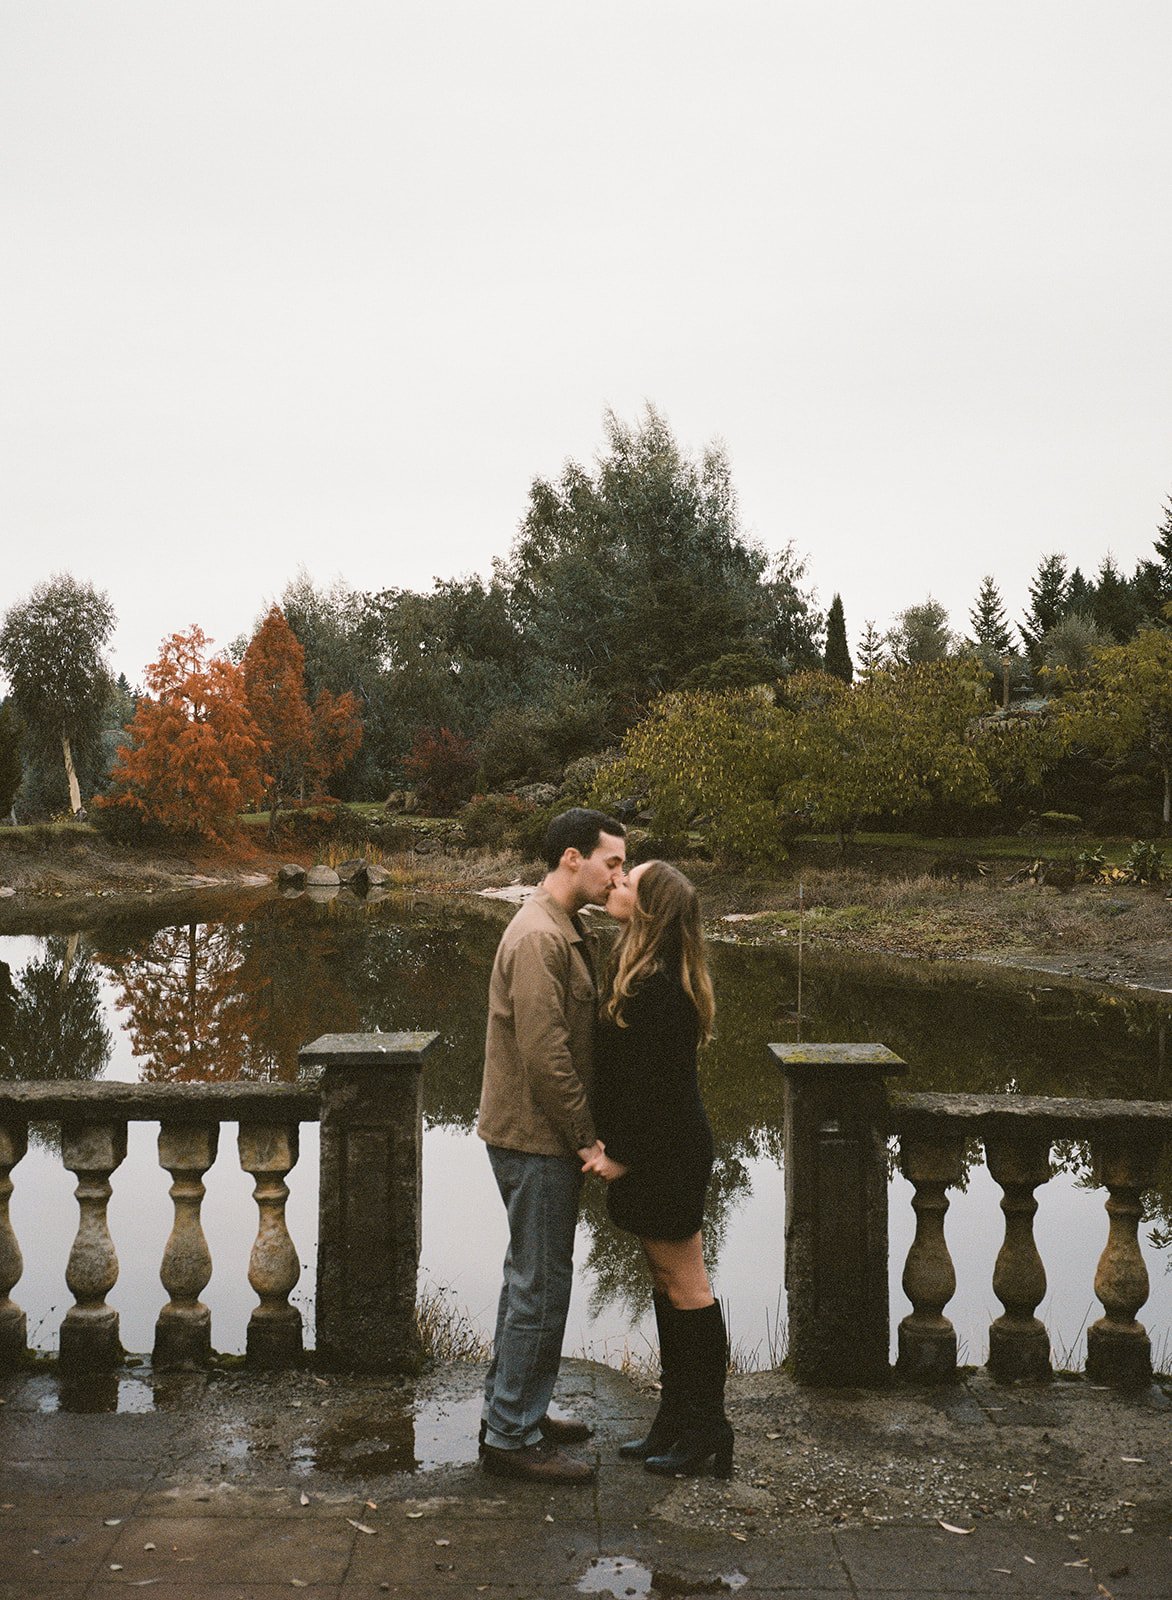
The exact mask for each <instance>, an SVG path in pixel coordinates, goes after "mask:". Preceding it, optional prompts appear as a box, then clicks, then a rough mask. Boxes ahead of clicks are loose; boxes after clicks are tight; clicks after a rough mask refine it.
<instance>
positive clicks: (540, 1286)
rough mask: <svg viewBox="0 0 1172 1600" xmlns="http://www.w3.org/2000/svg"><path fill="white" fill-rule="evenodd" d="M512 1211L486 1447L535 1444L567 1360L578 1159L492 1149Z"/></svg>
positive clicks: (487, 1396)
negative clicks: (564, 1347) (565, 1343)
mask: <svg viewBox="0 0 1172 1600" xmlns="http://www.w3.org/2000/svg"><path fill="white" fill-rule="evenodd" d="M488 1159H489V1161H490V1162H491V1163H492V1170H493V1174H494V1176H495V1178H496V1182H497V1188H498V1189H499V1190H500V1192H501V1199H502V1200H503V1201H504V1202H505V1209H506V1210H507V1211H508V1214H509V1248H508V1250H507V1252H506V1253H505V1272H504V1283H503V1285H502V1287H501V1297H500V1304H499V1305H498V1307H497V1318H496V1332H495V1334H494V1335H493V1343H492V1362H491V1364H490V1366H489V1369H488V1376H487V1378H486V1379H485V1383H484V1421H485V1423H486V1424H487V1428H488V1431H487V1434H486V1436H485V1438H486V1442H487V1443H488V1444H490V1445H493V1446H495V1448H496V1449H498V1450H517V1449H520V1448H521V1447H522V1446H523V1445H530V1444H537V1442H538V1441H539V1440H540V1438H541V1428H540V1426H539V1424H540V1422H541V1419H542V1417H544V1416H545V1413H546V1411H547V1410H548V1409H549V1402H550V1397H551V1396H552V1394H553V1386H554V1383H555V1381H556V1379H557V1375H558V1365H559V1363H560V1362H561V1358H562V1339H563V1338H564V1337H565V1331H566V1314H567V1312H568V1311H569V1309H570V1288H571V1284H572V1282H573V1276H574V1231H575V1229H576V1227H577V1225H578V1199H579V1195H580V1193H581V1189H582V1174H581V1171H580V1170H579V1167H578V1163H577V1161H575V1160H574V1159H573V1157H566V1156H538V1155H530V1154H528V1153H527V1152H526V1151H523V1150H505V1149H502V1148H501V1146H499V1145H492V1144H490V1145H489V1146H488Z"/></svg>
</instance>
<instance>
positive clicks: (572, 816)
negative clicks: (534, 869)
mask: <svg viewBox="0 0 1172 1600" xmlns="http://www.w3.org/2000/svg"><path fill="white" fill-rule="evenodd" d="M600 833H613V834H614V836H615V838H616V839H625V838H626V837H627V830H626V828H624V827H623V825H622V823H621V822H619V821H618V820H617V819H616V818H615V817H608V816H607V814H606V812H605V811H590V810H589V809H588V808H587V807H586V806H571V807H570V809H569V810H568V811H559V812H558V814H557V816H556V817H554V819H553V821H552V822H551V823H550V825H549V827H548V828H547V829H546V830H545V864H546V866H547V867H548V868H549V870H550V871H551V872H553V871H555V870H556V868H557V866H558V864H559V863H560V861H561V859H562V856H563V855H564V854H565V852H566V851H567V850H579V851H581V853H582V854H583V855H584V856H588V855H589V854H590V852H591V851H592V850H593V849H594V847H595V846H596V845H597V843H598V836H599V834H600Z"/></svg>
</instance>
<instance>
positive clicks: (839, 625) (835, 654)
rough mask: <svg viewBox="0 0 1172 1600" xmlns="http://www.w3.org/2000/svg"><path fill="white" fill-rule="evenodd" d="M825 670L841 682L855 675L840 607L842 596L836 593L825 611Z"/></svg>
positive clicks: (847, 681) (846, 681)
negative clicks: (828, 608)
mask: <svg viewBox="0 0 1172 1600" xmlns="http://www.w3.org/2000/svg"><path fill="white" fill-rule="evenodd" d="M826 670H827V672H829V673H831V674H832V675H833V676H834V677H836V678H841V679H842V681H843V683H850V682H851V681H852V680H853V678H854V675H855V667H854V662H853V661H852V660H851V653H850V648H849V646H848V645H847V642H846V617H845V615H844V613H843V609H842V596H841V595H838V594H836V595H835V597H834V599H833V600H832V601H831V602H830V610H829V611H828V612H827V613H826Z"/></svg>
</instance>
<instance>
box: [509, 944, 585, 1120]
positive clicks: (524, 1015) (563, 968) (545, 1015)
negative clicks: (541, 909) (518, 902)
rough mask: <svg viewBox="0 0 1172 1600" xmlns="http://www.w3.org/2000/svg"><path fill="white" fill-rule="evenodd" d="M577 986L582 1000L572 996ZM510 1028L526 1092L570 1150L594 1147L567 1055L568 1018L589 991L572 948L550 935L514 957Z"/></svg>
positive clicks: (517, 951)
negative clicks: (576, 965) (578, 985)
mask: <svg viewBox="0 0 1172 1600" xmlns="http://www.w3.org/2000/svg"><path fill="white" fill-rule="evenodd" d="M576 981H578V982H580V983H581V984H582V985H583V986H584V988H583V993H582V994H581V995H578V996H575V995H574V994H573V993H572V992H571V985H573V984H574V983H575V982H576ZM511 988H512V995H513V1026H514V1028H515V1030H516V1037H517V1051H518V1054H519V1056H520V1059H521V1070H522V1071H523V1072H524V1074H525V1079H526V1082H527V1083H528V1086H529V1091H530V1093H531V1094H532V1096H533V1099H534V1101H535V1102H536V1103H537V1104H538V1105H539V1106H540V1107H541V1109H542V1110H543V1111H544V1112H545V1114H546V1116H547V1117H548V1118H549V1120H550V1122H551V1123H552V1124H553V1125H554V1127H555V1128H557V1129H559V1130H560V1131H561V1133H562V1135H563V1137H564V1139H565V1141H566V1145H567V1148H568V1149H570V1150H581V1149H584V1148H585V1146H587V1145H590V1144H593V1143H594V1119H593V1117H592V1115H591V1112H590V1106H589V1103H588V1101H587V1098H586V1085H585V1084H584V1083H583V1082H582V1079H581V1076H580V1075H579V1073H578V1071H577V1069H576V1067H575V1066H574V1059H573V1056H572V1054H571V1051H570V1029H569V1023H568V1021H567V1013H568V1010H569V1007H570V1005H571V1004H573V1003H574V1000H575V998H577V999H579V1000H582V999H586V1000H587V1001H588V1002H589V1001H591V1000H592V996H593V988H592V986H591V985H590V981H589V979H588V978H587V977H586V976H585V974H584V973H583V974H582V975H581V976H580V977H579V975H578V974H577V973H576V971H575V970H574V962H573V956H572V954H571V952H570V948H569V947H568V946H567V945H566V944H565V943H564V942H563V941H562V940H560V939H558V938H557V937H556V936H555V935H553V934H545V933H540V932H537V933H532V934H530V935H528V936H527V937H526V938H524V939H522V940H521V941H520V942H519V943H518V944H517V946H516V948H515V950H514V951H513V972H512V984H511Z"/></svg>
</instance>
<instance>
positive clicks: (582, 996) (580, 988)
mask: <svg viewBox="0 0 1172 1600" xmlns="http://www.w3.org/2000/svg"><path fill="white" fill-rule="evenodd" d="M570 995H571V997H572V999H573V1001H574V1003H575V1005H579V1006H589V1007H592V1006H593V1005H594V984H593V983H592V982H591V980H590V977H589V975H588V974H587V973H585V972H580V971H578V970H577V966H576V965H575V970H574V971H572V972H571V973H570Z"/></svg>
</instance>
